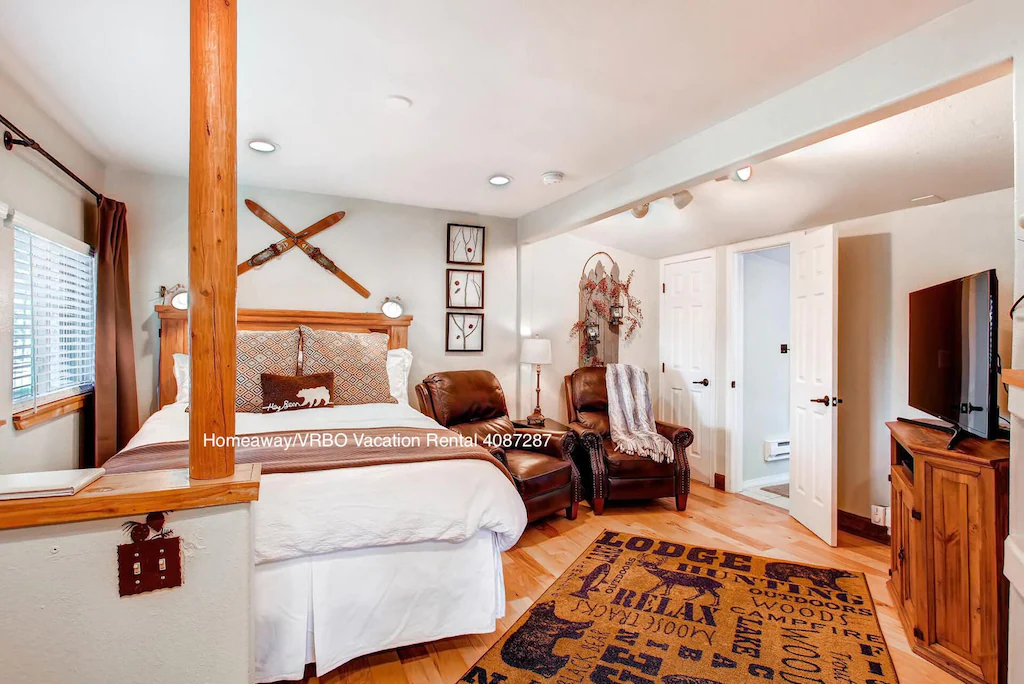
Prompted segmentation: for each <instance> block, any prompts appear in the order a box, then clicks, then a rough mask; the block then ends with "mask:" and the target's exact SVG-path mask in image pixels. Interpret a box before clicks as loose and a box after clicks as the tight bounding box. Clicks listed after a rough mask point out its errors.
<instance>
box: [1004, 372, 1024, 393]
mask: <svg viewBox="0 0 1024 684" xmlns="http://www.w3.org/2000/svg"><path fill="white" fill-rule="evenodd" d="M1002 380H1003V382H1005V383H1006V384H1007V385H1009V386H1010V387H1018V388H1024V369H1020V368H1013V369H1005V370H1003V372H1002Z"/></svg>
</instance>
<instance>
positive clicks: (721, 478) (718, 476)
mask: <svg viewBox="0 0 1024 684" xmlns="http://www.w3.org/2000/svg"><path fill="white" fill-rule="evenodd" d="M715 489H720V490H722V491H723V492H724V491H725V475H724V474H723V473H715Z"/></svg>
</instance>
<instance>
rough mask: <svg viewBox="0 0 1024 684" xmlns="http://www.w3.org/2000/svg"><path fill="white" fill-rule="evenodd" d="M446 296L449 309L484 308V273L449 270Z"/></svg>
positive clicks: (457, 269) (456, 269)
mask: <svg viewBox="0 0 1024 684" xmlns="http://www.w3.org/2000/svg"><path fill="white" fill-rule="evenodd" d="M446 296H447V302H448V303H447V307H448V308H449V309H482V308H484V272H483V271H473V270H466V269H459V268H449V269H448V287H447V295H446Z"/></svg>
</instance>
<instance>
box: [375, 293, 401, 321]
mask: <svg viewBox="0 0 1024 684" xmlns="http://www.w3.org/2000/svg"><path fill="white" fill-rule="evenodd" d="M404 310H405V307H403V306H402V298H401V297H388V298H387V299H385V300H384V303H383V304H381V305H380V311H381V313H382V314H384V315H385V316H387V317H388V318H399V317H400V316H401V315H402V312H403V311H404Z"/></svg>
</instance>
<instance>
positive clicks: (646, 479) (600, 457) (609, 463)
mask: <svg viewBox="0 0 1024 684" xmlns="http://www.w3.org/2000/svg"><path fill="white" fill-rule="evenodd" d="M605 372H606V371H605V369H604V368H577V369H576V370H574V371H573V372H572V375H567V376H565V399H566V401H565V404H566V409H567V411H568V413H569V427H571V428H572V429H573V430H574V431H575V432H576V434H577V436H578V437H579V438H580V439H579V442H578V444H577V446H576V450H575V452H574V453H573V460H575V462H576V466H577V467H578V468H579V471H580V475H581V477H582V478H583V488H584V490H585V491H586V494H587V498H588V500H589V501H590V505H591V507H593V509H594V513H595V514H597V515H601V513H603V512H604V503H605V501H608V500H631V499H658V498H662V497H668V496H671V497H675V500H676V509H677V510H680V511H685V510H686V498H687V496H688V495H689V493H690V463H689V461H687V459H686V447H688V446H690V444H692V443H693V432H692V431H691V430H690V429H689V428H685V427H679V426H678V425H671V424H669V423H663V422H661V421H658V422H657V429H658V433H659V434H660V435H662V436H663V437H665V438H667V439H668V440H669V441H670V442H672V446H673V448H674V450H675V454H676V457H675V460H674V461H673V462H671V463H658V462H657V461H653V460H651V459H649V458H645V457H643V456H634V455H631V454H624V453H622V452H621V451H619V450H618V449H616V448H615V444H614V443H613V442H612V440H611V427H610V425H609V422H608V388H607V385H606V384H605Z"/></svg>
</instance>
